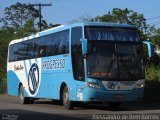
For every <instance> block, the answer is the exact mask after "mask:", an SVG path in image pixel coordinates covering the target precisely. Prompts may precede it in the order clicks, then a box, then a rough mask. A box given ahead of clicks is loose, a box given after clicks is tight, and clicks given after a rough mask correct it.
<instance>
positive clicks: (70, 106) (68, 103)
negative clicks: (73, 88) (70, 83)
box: [62, 86, 73, 110]
mask: <svg viewBox="0 0 160 120" xmlns="http://www.w3.org/2000/svg"><path fill="white" fill-rule="evenodd" d="M62 102H63V106H64V107H65V108H66V109H68V110H71V109H73V102H72V101H70V100H69V91H68V88H67V86H64V88H63V92H62Z"/></svg>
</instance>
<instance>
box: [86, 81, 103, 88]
mask: <svg viewBox="0 0 160 120" xmlns="http://www.w3.org/2000/svg"><path fill="white" fill-rule="evenodd" d="M86 86H87V87H91V88H97V89H98V88H100V85H99V84H98V83H91V82H87V83H86Z"/></svg>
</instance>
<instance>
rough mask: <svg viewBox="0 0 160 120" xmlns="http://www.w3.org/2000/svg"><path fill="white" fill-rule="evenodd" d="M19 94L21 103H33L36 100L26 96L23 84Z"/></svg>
mask: <svg viewBox="0 0 160 120" xmlns="http://www.w3.org/2000/svg"><path fill="white" fill-rule="evenodd" d="M18 96H19V101H20V103H21V104H33V102H34V101H33V99H31V98H29V97H25V96H24V89H23V85H21V86H20V88H19V94H18Z"/></svg>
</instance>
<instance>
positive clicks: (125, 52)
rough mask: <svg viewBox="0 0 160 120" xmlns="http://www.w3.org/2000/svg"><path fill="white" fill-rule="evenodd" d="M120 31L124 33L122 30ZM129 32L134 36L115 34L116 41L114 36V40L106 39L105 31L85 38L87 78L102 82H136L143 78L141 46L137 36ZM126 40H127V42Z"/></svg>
mask: <svg viewBox="0 0 160 120" xmlns="http://www.w3.org/2000/svg"><path fill="white" fill-rule="evenodd" d="M87 30H88V29H87ZM108 31H109V30H108ZM122 31H123V32H124V30H122ZM131 31H132V32H133V33H135V35H134V34H133V33H132V34H130V35H129V33H127V32H126V34H125V33H123V32H122V33H120V32H117V34H118V35H117V39H118V38H119V39H118V40H116V37H115V36H116V34H114V35H113V37H112V38H114V37H115V38H114V39H111V36H110V38H109V37H107V34H108V33H107V32H106V31H103V32H102V33H100V32H98V33H96V32H95V33H93V34H94V36H93V37H92V35H93V34H90V36H88V37H87V39H88V55H87V76H88V77H92V78H100V79H103V80H138V79H143V78H144V70H143V54H142V44H141V43H140V42H138V41H139V37H138V34H137V33H136V32H134V30H131ZM105 32H106V33H105ZM115 33H116V31H115ZM98 34H99V36H98ZM105 34H106V35H105ZM101 35H102V36H101ZM121 35H122V36H123V37H122V36H121ZM100 36H101V37H100ZM96 37H97V38H96ZM90 38H92V39H90ZM98 38H101V39H102V40H101V39H98ZM107 38H109V39H111V40H108V39H107ZM96 39H98V40H96ZM127 39H129V40H128V41H127Z"/></svg>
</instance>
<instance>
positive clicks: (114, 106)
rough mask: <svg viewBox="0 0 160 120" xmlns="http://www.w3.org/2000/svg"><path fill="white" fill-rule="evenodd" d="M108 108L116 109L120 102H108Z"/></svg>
mask: <svg viewBox="0 0 160 120" xmlns="http://www.w3.org/2000/svg"><path fill="white" fill-rule="evenodd" d="M108 105H109V108H110V109H112V110H117V109H118V108H119V106H120V102H109V103H108Z"/></svg>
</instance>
